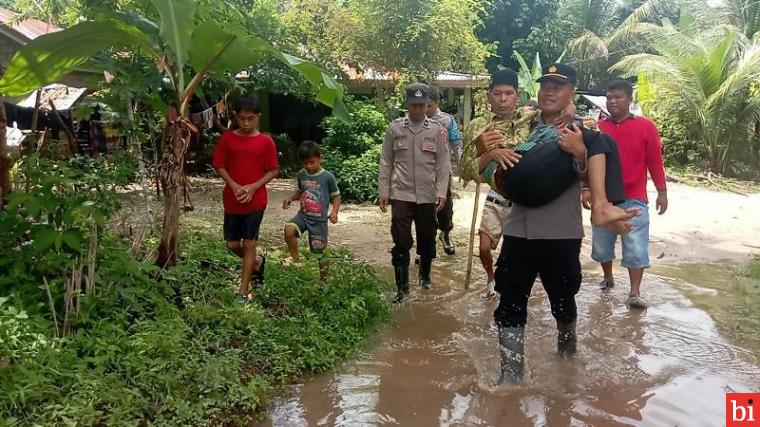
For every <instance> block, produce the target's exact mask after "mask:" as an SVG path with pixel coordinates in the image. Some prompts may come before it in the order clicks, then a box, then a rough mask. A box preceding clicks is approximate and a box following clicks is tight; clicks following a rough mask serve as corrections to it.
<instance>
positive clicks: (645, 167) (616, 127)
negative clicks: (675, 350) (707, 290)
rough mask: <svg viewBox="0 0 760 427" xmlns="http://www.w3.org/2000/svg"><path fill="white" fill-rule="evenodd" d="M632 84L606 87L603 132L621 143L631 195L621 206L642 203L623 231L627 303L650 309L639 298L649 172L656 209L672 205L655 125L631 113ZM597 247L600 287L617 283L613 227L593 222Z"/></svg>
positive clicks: (587, 202)
mask: <svg viewBox="0 0 760 427" xmlns="http://www.w3.org/2000/svg"><path fill="white" fill-rule="evenodd" d="M632 102H633V86H632V85H631V83H629V82H627V81H623V80H620V81H616V82H613V83H611V84H610V85H609V86H608V87H607V109H608V110H609V112H610V116H611V117H610V118H605V119H602V120H600V121H599V128H600V130H601V131H602V132H603V133H606V134H607V135H609V136H611V137H612V138H614V139H615V141H617V143H618V149H619V151H620V164H621V166H622V169H623V183H624V186H625V193H626V197H627V200H626V201H625V202H624V203H623V204H621V205H619V207H621V208H623V209H629V208H640V209H641V215H640V216H638V217H634V218H633V219H631V223H632V225H633V229H632V230H631V232H630V233H628V234H624V235H622V236H621V240H622V246H623V260H622V262H621V264H622V266H623V267H626V268H628V276H629V278H630V281H631V290H630V293H629V295H628V299H627V300H626V305H627V306H628V307H629V308H641V309H644V308H647V307H648V305H649V304H648V303H647V301H646V300H644V299H643V298H642V297H641V279H642V277H643V275H644V269H645V268H649V207H648V199H647V171H649V175H651V177H652V181H654V184H655V187H656V188H657V201H656V208H657V211H658V213H659V214H660V215H662V214H664V213H665V211H666V210H667V209H668V193H667V188H666V184H665V167H664V166H663V161H662V145H661V144H660V135H659V133H658V132H657V127H656V126H655V124H654V123H653V122H652V121H651V120H649V119H647V118H645V117H639V116H634V115H633V114H631V103H632ZM583 205H584V207H586V208H587V209H590V208H591V196H590V193H589V191H588V190H587V189H584V192H583ZM592 229H593V243H592V246H593V249H592V253H591V257H592V258H593V259H594V260H595V261H597V262H599V263H601V264H602V270H604V280H602V283H601V287H602V289H610V288H612V287H614V286H615V281H614V279H613V276H612V260H613V259H615V242H616V241H617V236H616V235H615V234H614V233H613V232H612V231H610V230H608V229H606V228H603V227H597V226H593V225H592Z"/></svg>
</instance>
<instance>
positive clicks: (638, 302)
mask: <svg viewBox="0 0 760 427" xmlns="http://www.w3.org/2000/svg"><path fill="white" fill-rule="evenodd" d="M625 305H627V306H628V308H638V309H646V308H649V303H648V302H647V301H646V300H645V299H644V298H641V297H640V296H638V295H628V299H627V300H626V301H625Z"/></svg>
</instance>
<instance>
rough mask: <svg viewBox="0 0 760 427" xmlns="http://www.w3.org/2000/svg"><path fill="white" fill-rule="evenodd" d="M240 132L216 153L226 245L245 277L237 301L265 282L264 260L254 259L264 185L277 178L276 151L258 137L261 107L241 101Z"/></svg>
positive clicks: (222, 141)
mask: <svg viewBox="0 0 760 427" xmlns="http://www.w3.org/2000/svg"><path fill="white" fill-rule="evenodd" d="M235 118H236V120H237V124H238V128H237V129H236V130H234V131H228V132H225V133H224V134H222V136H221V138H219V143H218V144H217V146H216V151H215V152H214V161H213V166H214V169H216V171H217V172H218V173H219V176H221V177H222V178H223V179H224V181H225V182H226V183H227V185H226V186H225V187H224V195H223V200H224V240H225V241H226V242H227V248H229V249H230V250H231V251H232V252H233V253H234V254H235V255H237V256H239V257H240V258H242V259H243V277H242V279H241V280H240V288H239V289H238V298H239V299H240V301H241V302H246V301H248V300H249V299H252V298H253V295H252V294H251V293H250V289H249V285H250V283H251V280H253V281H254V283H255V284H256V285H262V284H263V283H264V266H265V264H266V258H265V257H264V256H263V255H261V256H257V255H256V242H257V241H258V239H259V228H260V227H261V221H262V219H263V218H264V210H266V207H267V188H266V184H267V183H268V182H269V181H271V180H272V179H274V178H275V177H277V174H278V170H277V168H278V165H277V147H276V145H275V143H274V141H273V140H272V138H271V137H270V136H269V135H267V134H264V133H261V132H259V119H260V118H261V107H260V105H259V103H258V101H256V100H254V99H251V98H240V99H239V100H238V101H237V104H236V105H235Z"/></svg>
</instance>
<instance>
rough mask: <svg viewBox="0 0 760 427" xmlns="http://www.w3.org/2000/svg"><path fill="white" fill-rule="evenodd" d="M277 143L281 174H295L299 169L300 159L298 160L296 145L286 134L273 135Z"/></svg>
mask: <svg viewBox="0 0 760 427" xmlns="http://www.w3.org/2000/svg"><path fill="white" fill-rule="evenodd" d="M272 138H273V139H274V142H275V144H277V156H278V162H279V163H280V175H281V176H288V177H291V176H295V174H296V173H298V171H299V170H301V161H300V160H298V145H296V144H295V143H294V142H293V140H292V139H290V137H289V136H288V135H287V134H284V133H283V134H281V135H273V136H272Z"/></svg>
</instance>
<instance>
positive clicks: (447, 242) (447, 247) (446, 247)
mask: <svg viewBox="0 0 760 427" xmlns="http://www.w3.org/2000/svg"><path fill="white" fill-rule="evenodd" d="M441 243H443V252H445V253H446V255H454V254H456V253H457V250H456V248H455V247H454V242H452V241H451V235H450V234H449V232H448V231H441Z"/></svg>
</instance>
